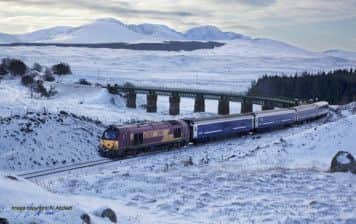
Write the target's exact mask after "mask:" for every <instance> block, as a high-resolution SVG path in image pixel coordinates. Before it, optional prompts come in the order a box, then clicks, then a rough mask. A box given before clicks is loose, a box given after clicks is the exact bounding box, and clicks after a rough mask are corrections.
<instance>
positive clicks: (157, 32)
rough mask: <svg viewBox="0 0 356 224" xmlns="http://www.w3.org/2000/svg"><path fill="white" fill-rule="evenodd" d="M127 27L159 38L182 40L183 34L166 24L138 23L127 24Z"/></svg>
mask: <svg viewBox="0 0 356 224" xmlns="http://www.w3.org/2000/svg"><path fill="white" fill-rule="evenodd" d="M128 28H129V29H131V30H133V31H135V32H137V33H141V34H144V35H150V36H153V37H156V38H157V39H161V40H183V39H184V36H183V34H182V33H179V32H177V31H175V30H173V29H171V28H169V27H168V26H165V25H160V24H149V23H144V24H139V25H129V26H128Z"/></svg>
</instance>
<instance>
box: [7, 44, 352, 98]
mask: <svg viewBox="0 0 356 224" xmlns="http://www.w3.org/2000/svg"><path fill="white" fill-rule="evenodd" d="M0 57H1V58H3V57H16V58H20V59H23V60H24V61H25V62H26V63H27V64H29V65H30V64H32V63H34V62H38V63H40V64H42V65H46V66H51V65H53V64H55V63H58V62H61V61H63V62H67V63H69V64H70V65H71V67H72V71H73V73H74V75H73V76H71V77H72V79H76V80H75V81H77V79H80V78H85V79H87V80H89V81H93V82H100V83H103V84H107V83H119V84H120V83H124V82H126V81H129V82H132V83H134V84H137V85H156V83H160V85H162V86H168V87H185V88H209V89H216V90H226V91H235V92H240V91H246V90H247V89H248V87H249V86H250V84H251V81H253V80H256V79H257V78H258V77H261V76H262V75H264V74H279V75H281V74H294V73H296V72H298V73H302V72H304V71H311V72H318V71H328V70H332V69H337V68H352V67H353V68H355V67H356V62H355V61H350V60H348V59H343V58H336V57H330V56H325V55H324V54H321V53H315V52H309V51H306V50H302V49H299V48H295V47H293V46H290V45H285V44H282V43H280V42H276V41H272V40H266V39H263V40H261V39H257V40H254V39H251V40H249V39H237V40H232V41H228V42H227V43H226V45H225V46H223V47H219V48H216V49H209V50H197V51H193V52H166V51H158V52H156V51H155V52H152V51H133V50H123V49H116V50H114V49H95V50H93V49H89V48H59V47H2V51H1V52H0ZM68 79H70V78H68ZM73 81H74V80H71V82H73Z"/></svg>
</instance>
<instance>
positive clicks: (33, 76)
mask: <svg viewBox="0 0 356 224" xmlns="http://www.w3.org/2000/svg"><path fill="white" fill-rule="evenodd" d="M26 75H29V76H31V77H32V78H35V77H37V76H39V75H40V73H39V72H38V71H34V70H33V71H29V72H27V74H26Z"/></svg>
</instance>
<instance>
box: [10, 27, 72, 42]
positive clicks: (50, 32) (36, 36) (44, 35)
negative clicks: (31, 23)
mask: <svg viewBox="0 0 356 224" xmlns="http://www.w3.org/2000/svg"><path fill="white" fill-rule="evenodd" d="M71 29H72V27H69V26H58V27H53V28H48V29H42V30H38V31H34V32H31V33H26V34H21V35H17V36H16V37H17V39H18V40H21V41H23V42H45V43H46V42H51V41H55V40H56V38H58V36H60V35H64V34H66V33H67V32H70V31H71Z"/></svg>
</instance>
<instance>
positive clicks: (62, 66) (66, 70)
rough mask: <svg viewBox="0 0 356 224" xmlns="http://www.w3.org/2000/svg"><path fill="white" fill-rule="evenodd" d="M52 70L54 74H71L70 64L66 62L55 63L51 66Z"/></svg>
mask: <svg viewBox="0 0 356 224" xmlns="http://www.w3.org/2000/svg"><path fill="white" fill-rule="evenodd" d="M52 71H53V73H54V74H57V75H68V74H72V71H71V69H70V66H69V65H68V64H66V63H63V62H61V63H59V64H56V65H53V66H52Z"/></svg>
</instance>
